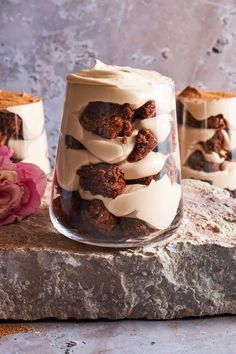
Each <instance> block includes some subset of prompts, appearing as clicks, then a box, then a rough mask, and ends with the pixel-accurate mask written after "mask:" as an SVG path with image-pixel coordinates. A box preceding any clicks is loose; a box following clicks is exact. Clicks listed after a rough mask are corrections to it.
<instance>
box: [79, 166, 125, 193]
mask: <svg viewBox="0 0 236 354" xmlns="http://www.w3.org/2000/svg"><path fill="white" fill-rule="evenodd" d="M78 175H79V177H80V180H79V181H80V187H81V188H82V189H84V190H85V191H90V192H91V193H92V194H94V195H97V194H101V195H103V196H104V197H107V198H115V197H117V196H118V195H120V194H121V193H123V192H124V189H125V186H126V183H125V179H124V173H123V172H122V171H120V170H119V168H118V167H117V166H116V165H109V164H106V163H98V164H94V165H92V164H90V165H88V166H82V167H81V168H80V169H79V170H78Z"/></svg>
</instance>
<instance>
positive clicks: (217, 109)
mask: <svg viewBox="0 0 236 354" xmlns="http://www.w3.org/2000/svg"><path fill="white" fill-rule="evenodd" d="M177 100H178V102H180V103H181V104H182V105H183V108H182V109H181V108H180V109H179V111H180V112H181V110H182V115H183V116H182V117H180V119H181V120H182V121H183V122H185V121H186V119H187V112H189V113H190V114H191V115H192V116H193V118H194V119H196V120H199V121H204V120H207V119H209V118H210V117H214V116H218V115H219V114H220V115H221V116H222V117H223V118H224V120H225V121H226V122H227V124H228V127H229V128H233V129H236V120H235V110H236V94H235V95H233V94H232V95H229V96H228V95H221V96H220V95H219V96H214V95H213V97H212V98H210V99H206V98H204V97H199V98H193V97H181V95H178V96H177ZM178 120H179V119H178Z"/></svg>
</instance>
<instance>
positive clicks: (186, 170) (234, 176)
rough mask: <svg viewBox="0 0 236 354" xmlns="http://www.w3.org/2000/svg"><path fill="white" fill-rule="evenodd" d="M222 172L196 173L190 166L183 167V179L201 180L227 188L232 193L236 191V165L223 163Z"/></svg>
mask: <svg viewBox="0 0 236 354" xmlns="http://www.w3.org/2000/svg"><path fill="white" fill-rule="evenodd" d="M222 168H223V170H222V171H217V172H204V171H196V170H193V169H192V168H190V167H188V166H182V177H183V178H195V179H200V180H206V181H211V182H212V183H213V184H215V185H216V186H218V187H221V188H226V189H229V190H231V191H233V190H235V189H236V163H235V162H230V161H225V162H223V166H222Z"/></svg>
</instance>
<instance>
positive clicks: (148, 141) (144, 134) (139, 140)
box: [127, 129, 158, 162]
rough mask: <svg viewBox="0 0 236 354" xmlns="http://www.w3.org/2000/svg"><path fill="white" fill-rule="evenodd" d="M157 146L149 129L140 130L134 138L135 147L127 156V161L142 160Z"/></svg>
mask: <svg viewBox="0 0 236 354" xmlns="http://www.w3.org/2000/svg"><path fill="white" fill-rule="evenodd" d="M157 144H158V142H157V138H156V136H155V135H154V134H153V132H152V131H151V130H150V129H142V130H140V131H139V132H138V134H137V136H136V140H135V146H134V148H133V150H132V151H131V153H130V154H129V156H128V158H127V161H128V162H136V161H139V160H142V159H143V158H144V157H145V156H146V155H147V154H148V153H149V152H150V151H152V150H153V149H154V148H155V147H156V146H157Z"/></svg>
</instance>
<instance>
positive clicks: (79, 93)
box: [56, 61, 181, 230]
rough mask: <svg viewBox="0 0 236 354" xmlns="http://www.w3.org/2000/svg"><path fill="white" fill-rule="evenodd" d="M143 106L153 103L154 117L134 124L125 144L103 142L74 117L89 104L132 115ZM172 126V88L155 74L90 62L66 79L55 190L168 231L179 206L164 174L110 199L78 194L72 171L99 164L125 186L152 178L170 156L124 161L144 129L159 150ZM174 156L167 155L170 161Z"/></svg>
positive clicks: (157, 154) (153, 155) (172, 185)
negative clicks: (69, 140) (69, 143)
mask: <svg viewBox="0 0 236 354" xmlns="http://www.w3.org/2000/svg"><path fill="white" fill-rule="evenodd" d="M149 100H154V101H155V104H156V115H155V117H152V118H147V119H139V118H136V119H134V120H133V121H132V127H133V132H132V134H131V136H129V137H126V138H125V141H124V138H122V137H116V138H114V139H106V138H104V137H101V136H99V135H97V134H95V133H92V132H90V131H88V130H86V129H85V128H83V127H82V125H81V124H80V117H81V115H82V114H83V111H84V109H85V108H86V107H87V105H88V104H89V103H90V102H95V101H101V102H110V103H117V104H120V105H122V104H124V103H128V104H129V105H130V107H131V108H132V109H138V108H140V107H141V106H143V105H144V104H145V103H146V102H148V101H149ZM174 120H175V94H174V83H173V81H172V80H171V79H169V78H167V77H165V76H162V75H160V74H159V73H157V72H154V71H146V70H140V69H134V68H130V67H118V66H111V65H105V64H103V63H101V62H99V61H96V64H95V66H94V67H93V68H91V69H89V70H82V71H80V72H78V73H75V74H71V75H69V76H68V85H67V93H66V100H65V105H64V112H63V117H62V123H61V133H62V136H61V137H60V141H59V146H58V153H57V164H56V177H57V182H58V184H59V186H60V187H62V188H63V189H65V190H68V191H76V190H79V193H80V195H81V197H82V198H84V199H87V200H93V199H101V200H102V201H103V203H104V205H105V207H106V208H107V209H108V210H109V211H110V212H111V213H112V214H114V215H116V216H127V217H135V218H138V219H141V220H143V221H145V222H147V223H148V224H150V225H152V226H154V227H156V228H157V229H160V230H163V229H165V228H167V227H169V226H170V225H171V223H172V221H173V220H174V218H175V216H176V212H177V209H178V206H179V203H180V199H181V186H180V185H179V184H177V183H171V181H170V179H169V177H168V176H167V174H165V175H164V176H163V177H162V178H161V179H160V180H158V181H154V180H153V181H152V182H151V183H150V185H148V186H146V185H141V184H137V183H136V184H133V185H127V186H126V188H125V191H124V193H122V194H121V195H119V196H117V197H116V198H114V199H110V198H105V197H103V196H101V195H93V194H91V193H90V192H89V191H85V190H83V189H82V188H81V187H80V184H79V176H78V175H77V171H78V169H80V168H81V167H82V166H85V165H89V164H96V163H100V162H105V163H109V164H116V165H118V167H119V169H120V170H121V171H122V172H123V173H124V178H125V179H126V180H132V179H139V178H143V177H148V176H152V175H155V174H158V173H159V172H160V171H161V170H162V168H163V166H164V164H165V161H166V159H167V158H168V156H169V155H170V154H171V153H173V151H170V152H169V153H166V155H164V154H162V153H161V151H160V152H153V151H150V152H149V153H148V154H147V155H146V156H145V157H143V158H142V159H141V160H139V161H136V162H132V163H130V162H128V161H127V158H128V156H129V154H130V153H131V152H132V151H133V149H134V146H135V143H136V136H137V134H138V132H139V131H140V130H143V129H150V130H151V131H152V133H153V134H154V135H155V137H156V138H157V141H158V144H160V143H162V142H164V141H166V139H167V138H168V139H169V138H170V137H171V129H173V121H174ZM66 135H70V136H72V137H73V138H75V139H76V140H78V141H79V142H80V143H81V144H83V146H84V147H85V149H81V150H73V149H72V148H67V147H66V144H65V136H66ZM167 145H168V144H167ZM170 146H172V145H171V143H170ZM176 156H177V155H176V154H175V155H173V157H174V158H176ZM177 165H179V160H178V161H177Z"/></svg>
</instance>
